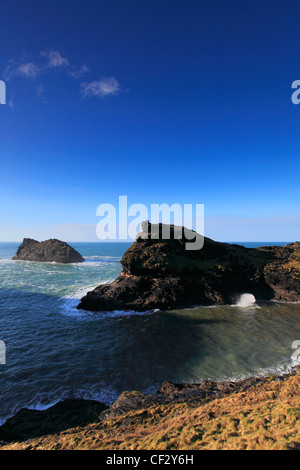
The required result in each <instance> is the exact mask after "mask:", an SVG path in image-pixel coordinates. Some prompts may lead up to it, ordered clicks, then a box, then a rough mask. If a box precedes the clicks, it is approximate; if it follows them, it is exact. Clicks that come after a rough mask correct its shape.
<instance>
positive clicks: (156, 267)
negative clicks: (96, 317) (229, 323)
mask: <svg viewBox="0 0 300 470" xmlns="http://www.w3.org/2000/svg"><path fill="white" fill-rule="evenodd" d="M155 227H156V228H157V227H158V226H157V225H156V226H155ZM161 227H162V224H159V227H158V228H157V230H156V231H158V230H159V235H160V236H159V238H157V239H153V238H151V224H150V223H149V224H148V223H143V230H144V231H143V232H142V233H141V234H139V235H138V237H137V240H136V242H134V243H133V244H132V245H131V246H130V248H129V249H128V250H127V251H126V253H125V254H124V256H123V258H122V261H121V264H122V268H123V269H122V272H121V274H120V276H119V277H118V278H117V279H116V280H115V281H114V282H112V283H111V284H105V285H100V286H99V287H97V288H96V289H94V290H93V291H92V292H88V294H87V295H86V296H85V297H83V298H82V299H81V302H80V304H79V305H78V307H77V308H79V309H85V310H91V311H112V310H136V311H145V310H151V309H156V308H157V309H161V310H165V309H171V308H186V307H192V306H195V305H214V304H232V303H234V302H235V301H236V299H237V298H238V296H239V295H240V294H242V293H251V294H253V295H254V296H255V297H256V298H257V299H258V300H281V301H298V300H300V243H299V242H296V243H293V244H289V245H286V246H285V247H279V246H275V247H260V248H245V247H243V246H240V245H231V244H228V243H220V242H215V241H213V240H211V239H209V238H205V239H204V246H203V248H202V249H201V250H198V251H189V250H186V246H185V244H186V241H187V240H186V239H185V238H184V237H183V238H182V239H174V237H172V233H174V226H171V238H170V239H168V240H166V239H163V238H162V236H161ZM152 228H153V227H152Z"/></svg>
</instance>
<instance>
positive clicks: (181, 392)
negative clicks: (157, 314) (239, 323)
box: [0, 367, 300, 450]
mask: <svg viewBox="0 0 300 470" xmlns="http://www.w3.org/2000/svg"><path fill="white" fill-rule="evenodd" d="M299 391H300V367H296V368H294V369H293V370H292V372H291V373H289V374H285V375H283V376H278V377H277V376H268V377H259V378H249V379H245V380H242V381H239V382H212V381H207V380H203V381H202V382H201V383H199V384H188V383H185V384H174V383H171V382H165V383H163V384H162V386H161V387H160V389H159V390H158V392H157V394H143V393H141V392H138V391H132V392H124V393H123V394H122V395H121V396H120V397H119V398H118V399H117V400H116V401H115V402H114V403H112V404H111V406H110V407H107V406H106V405H103V404H101V403H98V402H93V401H89V400H87V401H85V400H66V401H64V402H61V403H58V404H57V405H55V406H53V407H51V408H49V409H48V410H45V411H33V410H21V411H19V413H17V414H16V415H15V416H14V417H13V418H10V419H8V420H7V422H6V423H5V424H4V425H3V426H1V427H0V441H2V442H1V443H0V446H1V447H0V448H1V449H2V450H5V449H96V448H97V449H111V450H112V449H113V450H116V449H123V450H125V449H126V450H129V449H131V450H132V449H156V450H158V449H181V450H183V449H202V448H203V449H205V448H219V449H231V448H232V449H264V448H266V449H267V448H274V449H276V448H277V449H293V450H294V449H299V448H300V425H299V409H300V394H299Z"/></svg>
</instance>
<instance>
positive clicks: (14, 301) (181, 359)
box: [0, 243, 300, 423]
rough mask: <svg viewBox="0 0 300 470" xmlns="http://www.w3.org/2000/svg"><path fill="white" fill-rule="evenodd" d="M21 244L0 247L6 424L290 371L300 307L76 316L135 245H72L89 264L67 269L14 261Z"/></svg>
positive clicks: (0, 367)
mask: <svg viewBox="0 0 300 470" xmlns="http://www.w3.org/2000/svg"><path fill="white" fill-rule="evenodd" d="M282 244H283V243H282ZM18 245H19V244H18V243H0V258H1V259H0V341H4V342H5V345H6V364H5V365H4V364H0V394H1V400H0V423H1V422H3V421H4V420H5V419H6V418H7V417H9V416H11V415H13V414H15V413H16V412H17V411H18V410H20V409H21V408H24V407H27V408H33V409H44V408H47V407H48V406H50V405H52V404H54V403H57V402H58V401H60V400H63V399H66V398H86V399H94V400H99V401H101V402H103V403H106V404H108V403H110V402H111V401H113V400H114V399H116V398H117V396H118V395H119V394H120V393H121V392H122V391H124V390H140V391H143V392H155V391H156V390H157V388H158V387H159V386H160V384H161V383H162V382H163V381H165V380H169V381H173V382H183V381H189V382H199V381H201V380H202V379H212V380H237V379H239V378H243V377H248V376H253V375H265V374H268V373H282V372H285V371H288V370H290V368H291V366H292V365H293V360H292V358H291V355H292V354H293V352H294V350H293V349H292V343H293V342H294V341H295V340H300V322H299V319H300V304H299V305H298V304H283V303H265V304H259V305H257V304H254V305H253V304H252V305H251V307H250V308H249V307H247V306H243V305H241V306H229V305H228V306H223V307H198V308H192V309H183V310H173V311H168V312H161V311H154V312H145V313H136V312H122V311H116V312H111V313H105V312H99V313H92V312H86V311H79V310H77V309H76V305H78V302H79V299H80V298H81V297H82V296H83V295H85V293H86V292H88V291H89V290H91V289H93V288H94V287H96V286H97V285H99V284H102V283H105V282H110V281H112V280H114V279H115V278H116V277H117V276H118V275H119V273H120V272H121V264H120V260H121V258H122V255H123V253H124V252H125V250H126V249H127V248H128V247H129V245H130V244H126V243H73V244H72V246H74V248H75V249H77V250H78V251H79V252H80V253H81V254H82V255H83V256H84V258H85V259H86V261H85V262H84V263H78V264H77V263H75V264H70V265H62V264H55V263H34V262H24V261H12V260H11V258H12V256H13V255H14V254H15V252H16V250H17V248H18ZM246 245H247V246H251V247H254V246H259V245H261V243H257V244H254V243H251V244H246Z"/></svg>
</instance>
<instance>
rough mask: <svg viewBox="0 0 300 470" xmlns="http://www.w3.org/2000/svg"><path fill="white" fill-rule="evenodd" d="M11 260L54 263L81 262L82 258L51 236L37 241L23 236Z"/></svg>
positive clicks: (64, 243) (68, 246)
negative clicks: (42, 240)
mask: <svg viewBox="0 0 300 470" xmlns="http://www.w3.org/2000/svg"><path fill="white" fill-rule="evenodd" d="M13 260H20V261H40V262H49V261H50V262H56V263H65V264H66V263H82V262H83V261H84V258H83V257H82V256H81V255H80V254H79V253H78V251H76V250H74V248H72V247H71V246H70V245H68V243H66V242H62V241H60V240H56V239H55V238H52V239H51V240H46V241H44V242H38V241H36V240H32V239H31V238H24V240H23V243H22V244H21V245H20V246H19V248H18V251H17V253H16V254H15V256H14V257H13Z"/></svg>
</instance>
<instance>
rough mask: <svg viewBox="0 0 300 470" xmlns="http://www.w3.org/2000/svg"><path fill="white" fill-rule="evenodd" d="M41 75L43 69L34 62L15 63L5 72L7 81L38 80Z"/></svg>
mask: <svg viewBox="0 0 300 470" xmlns="http://www.w3.org/2000/svg"><path fill="white" fill-rule="evenodd" d="M40 73H41V67H40V66H39V65H37V64H35V63H34V62H19V63H18V62H15V61H14V60H10V63H9V64H8V66H7V67H6V68H5V70H4V71H3V76H4V78H5V80H7V81H9V80H11V79H12V78H14V77H23V78H36V77H37V76H38V75H39V74H40Z"/></svg>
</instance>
